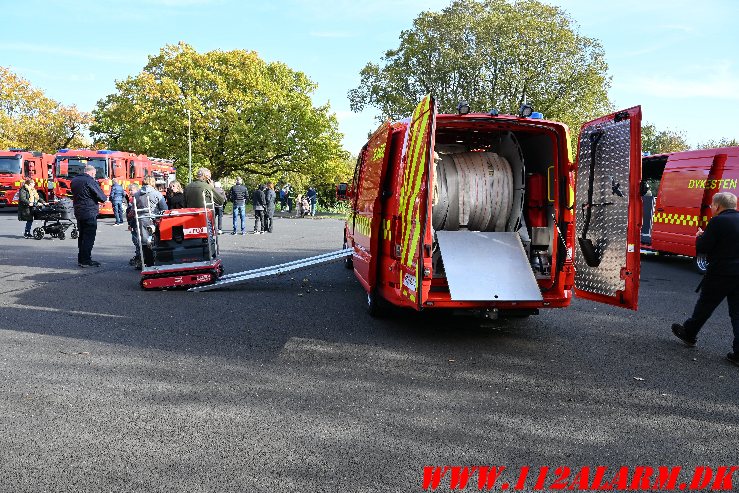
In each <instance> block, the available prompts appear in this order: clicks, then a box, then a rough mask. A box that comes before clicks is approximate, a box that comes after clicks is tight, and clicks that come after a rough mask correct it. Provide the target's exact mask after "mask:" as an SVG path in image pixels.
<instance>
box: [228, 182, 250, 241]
mask: <svg viewBox="0 0 739 493" xmlns="http://www.w3.org/2000/svg"><path fill="white" fill-rule="evenodd" d="M248 193H249V192H248V190H247V189H246V187H245V186H244V185H243V182H242V181H241V178H236V184H235V185H234V186H233V187H231V192H230V193H229V196H228V200H230V201H231V203H232V204H233V206H234V209H233V227H234V229H233V231H232V232H231V234H232V235H235V234H236V231H237V229H236V218H237V217H238V218H240V219H241V234H242V235H244V234H246V198H247V197H248V196H249V195H248Z"/></svg>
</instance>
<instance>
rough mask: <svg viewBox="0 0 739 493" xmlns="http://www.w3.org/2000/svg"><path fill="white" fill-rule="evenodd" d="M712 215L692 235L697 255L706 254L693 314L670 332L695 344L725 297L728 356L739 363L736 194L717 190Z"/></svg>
mask: <svg viewBox="0 0 739 493" xmlns="http://www.w3.org/2000/svg"><path fill="white" fill-rule="evenodd" d="M711 212H712V218H711V220H710V221H709V222H708V225H707V226H706V230H705V231H703V230H702V229H701V228H698V231H697V232H696V238H695V250H696V253H697V254H699V255H700V254H705V255H706V258H707V260H708V269H707V270H706V274H705V276H704V277H703V280H702V281H701V284H700V296H699V297H698V301H697V302H696V304H695V308H694V309H693V314H692V315H691V316H690V318H688V319H687V320H686V321H685V322H684V323H682V324H672V332H673V334H675V336H677V337H678V338H679V339H680V340H681V341H683V343H685V344H686V345H687V346H691V347H692V346H695V343H696V342H697V336H698V332H700V330H701V328H702V327H703V324H705V323H706V321H707V320H708V319H709V317H710V316H711V314H712V313H713V310H715V309H716V307H717V306H718V305H719V304H721V302H722V301H723V300H724V298H726V300H727V302H728V304H729V317H730V318H731V325H732V327H733V329H734V344H733V351H732V352H731V353H729V354H727V355H726V357H727V359H728V360H729V361H731V362H732V363H733V364H735V365H737V366H739V211H737V210H736V195H734V194H733V193H729V192H721V193H717V194H716V195H714V196H713V202H712V203H711Z"/></svg>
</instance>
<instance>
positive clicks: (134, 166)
mask: <svg viewBox="0 0 739 493" xmlns="http://www.w3.org/2000/svg"><path fill="white" fill-rule="evenodd" d="M165 163H166V164H165ZM88 164H89V165H92V166H94V167H95V169H96V170H97V171H96V174H95V178H96V179H97V181H98V183H100V188H102V189H103V192H104V193H105V194H106V195H109V194H110V187H111V186H112V185H113V178H115V179H117V180H118V183H120V184H121V185H122V186H123V187H124V188H126V187H127V186H128V185H129V184H130V183H131V182H136V183H139V184H141V183H142V182H143V179H144V178H145V177H147V176H155V177H156V178H157V180H161V181H162V183H168V181H171V180H173V179H174V178H173V177H174V167H173V166H172V162H171V161H166V162H165V161H164V160H157V162H156V163H155V162H154V161H153V160H152V159H151V158H149V157H147V156H145V155H143V154H134V153H131V152H122V151H112V150H107V149H105V150H99V151H96V150H91V149H60V150H59V151H58V152H57V153H56V156H55V166H54V169H55V176H56V180H57V185H58V192H57V193H58V194H59V195H71V190H70V183H71V181H72V178H74V177H75V176H76V175H78V174H80V173H83V172H84V169H85V166H86V165H88ZM100 214H101V215H112V214H113V206H112V204H111V203H110V201H107V202H105V203H103V204H100Z"/></svg>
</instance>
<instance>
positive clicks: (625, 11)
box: [0, 0, 739, 154]
mask: <svg viewBox="0 0 739 493" xmlns="http://www.w3.org/2000/svg"><path fill="white" fill-rule="evenodd" d="M544 1H545V3H550V4H553V5H558V6H560V7H561V8H562V9H563V10H565V11H566V12H567V13H568V14H569V15H570V17H571V18H572V19H573V20H574V21H575V22H576V24H577V26H578V30H579V32H580V34H582V35H584V36H588V37H591V38H595V39H597V40H599V41H600V42H601V44H602V45H603V48H604V50H605V54H606V60H607V62H608V65H609V75H610V76H611V78H612V87H611V90H610V92H609V96H610V99H611V101H612V103H613V104H614V105H615V106H616V107H617V108H619V109H620V108H628V107H631V106H635V105H641V106H642V112H643V119H644V121H645V122H646V123H651V124H654V125H655V126H656V127H657V128H658V129H659V130H671V131H676V132H682V133H683V134H684V136H685V137H686V139H687V141H688V143H689V144H690V145H691V146H696V145H698V144H700V143H703V142H706V141H709V140H718V139H720V138H722V137H726V138H735V139H739V124H737V123H736V121H735V120H734V116H736V115H737V114H739V56H737V53H738V52H739V1H736V0H703V1H695V0H619V1H617V2H594V1H592V0H544ZM449 3H450V0H443V1H442V0H372V1H364V2H360V1H352V0H331V1H321V0H271V1H270V0H267V1H264V0H260V1H254V0H49V1H41V0H0V7H1V9H0V10H1V11H2V12H3V13H4V18H3V23H2V27H1V28H0V32H1V33H2V34H0V65H1V66H5V67H9V68H10V69H11V70H12V71H14V72H15V73H17V74H19V75H21V76H22V77H24V78H26V79H27V80H29V81H30V82H31V84H32V85H33V86H35V87H37V88H39V89H42V90H43V91H44V92H45V93H46V94H47V96H49V97H51V98H53V99H55V100H57V101H59V102H61V103H63V104H65V105H70V104H74V105H77V107H78V108H79V109H81V110H84V111H92V110H93V109H94V108H95V103H96V102H97V101H98V100H100V99H102V98H104V97H105V96H106V95H108V94H110V93H112V92H114V91H115V81H116V80H122V79H125V78H126V77H128V76H131V75H135V74H137V73H138V72H139V71H140V70H141V69H142V68H143V66H144V65H145V64H146V62H147V56H149V55H154V54H156V53H158V52H159V49H160V48H162V47H163V46H164V45H166V44H176V43H178V42H179V41H184V42H186V43H188V44H190V45H192V46H193V47H194V48H195V49H196V50H197V51H200V52H205V51H210V50H215V49H220V50H224V51H227V50H232V49H246V50H254V51H256V52H258V53H259V55H260V56H261V57H262V58H263V59H265V60H267V61H281V62H284V63H286V64H287V65H288V66H290V67H291V68H292V69H294V70H299V71H301V72H304V73H306V74H307V75H308V76H309V77H310V78H311V80H313V81H314V82H315V83H316V84H317V85H318V90H317V91H316V93H315V95H314V98H313V100H314V103H315V104H316V105H321V104H325V103H326V102H329V103H330V105H331V109H332V111H333V112H335V113H336V116H337V118H338V121H339V129H340V131H341V132H342V133H343V134H344V141H343V144H344V147H345V148H346V149H347V150H348V151H349V152H351V153H353V154H356V153H357V152H358V151H359V150H360V148H361V146H362V145H363V144H364V142H365V140H366V138H367V134H368V132H370V131H372V130H374V128H375V127H377V120H376V117H377V114H376V112H375V111H374V110H372V109H369V110H365V111H364V112H362V113H359V114H357V113H353V112H351V110H350V108H349V101H348V99H347V92H348V91H349V90H350V89H353V88H355V87H357V86H358V84H359V72H360V70H361V69H362V67H364V65H365V64H367V63H369V62H377V63H379V62H380V61H381V57H382V55H383V53H384V52H385V51H387V50H389V49H393V48H397V47H398V39H399V34H400V32H401V31H402V30H404V29H409V28H410V27H411V26H412V23H413V19H414V18H416V17H417V16H418V15H419V14H420V13H421V12H422V11H424V10H435V11H438V10H441V9H443V8H444V7H445V6H447V5H448V4H449ZM531 56H532V57H535V56H536V54H535V53H532V54H531ZM474 110H479V111H485V110H487V109H486V108H477V109H476V108H473V111H474ZM545 117H546V115H545Z"/></svg>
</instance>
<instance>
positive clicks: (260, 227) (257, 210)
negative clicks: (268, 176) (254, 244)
mask: <svg viewBox="0 0 739 493" xmlns="http://www.w3.org/2000/svg"><path fill="white" fill-rule="evenodd" d="M263 188H264V185H259V188H257V189H256V190H254V193H253V194H252V196H251V203H252V205H253V206H254V234H262V233H264V206H265V205H266V204H265V200H264V191H263Z"/></svg>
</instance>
